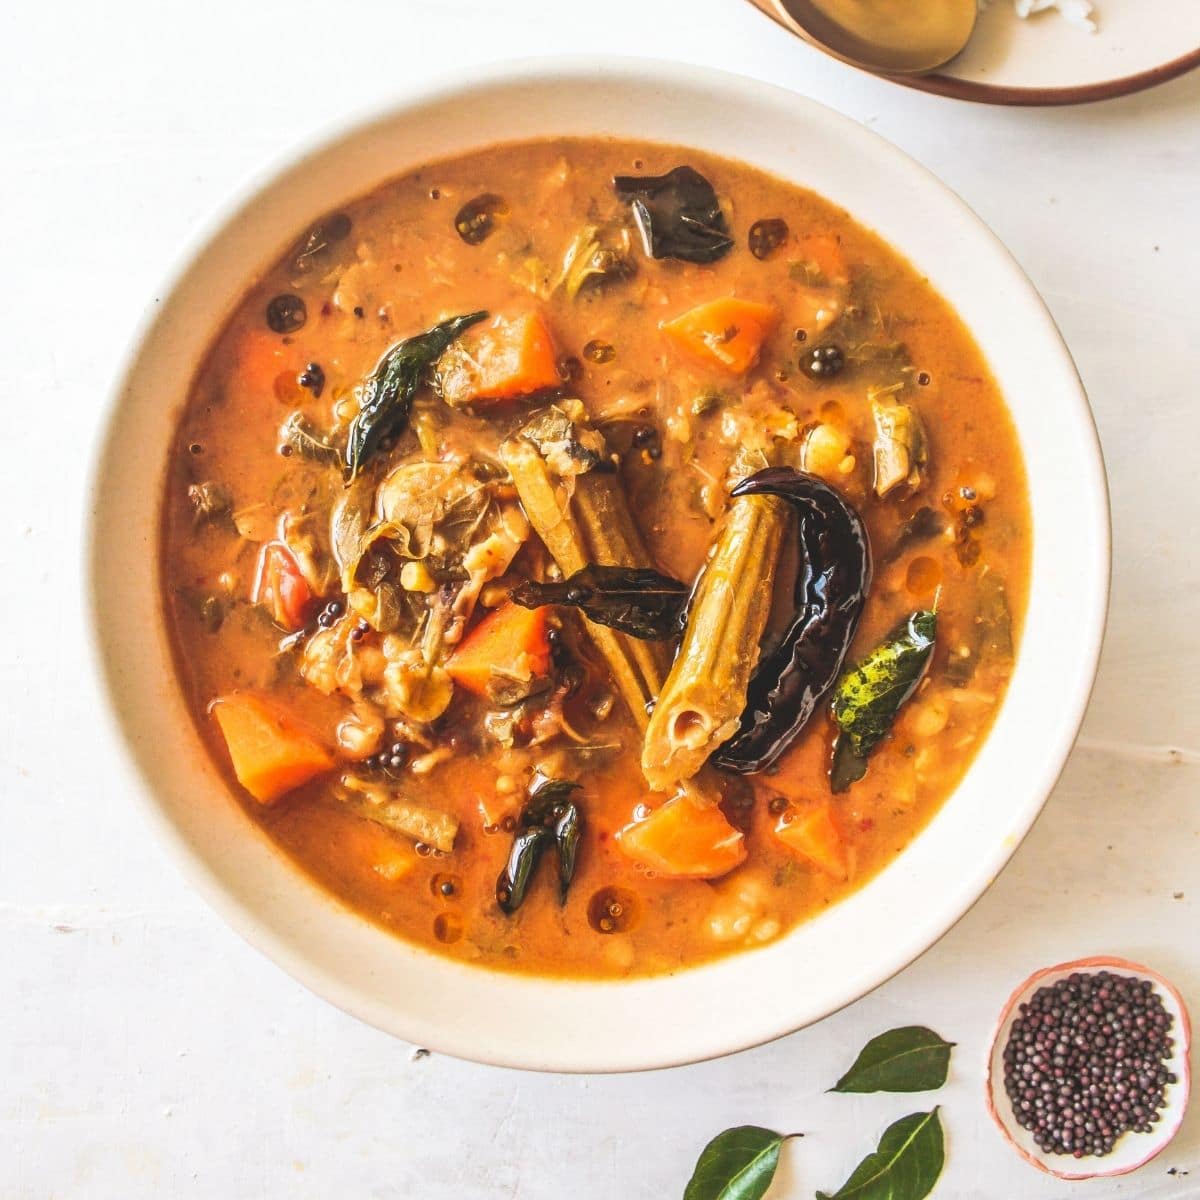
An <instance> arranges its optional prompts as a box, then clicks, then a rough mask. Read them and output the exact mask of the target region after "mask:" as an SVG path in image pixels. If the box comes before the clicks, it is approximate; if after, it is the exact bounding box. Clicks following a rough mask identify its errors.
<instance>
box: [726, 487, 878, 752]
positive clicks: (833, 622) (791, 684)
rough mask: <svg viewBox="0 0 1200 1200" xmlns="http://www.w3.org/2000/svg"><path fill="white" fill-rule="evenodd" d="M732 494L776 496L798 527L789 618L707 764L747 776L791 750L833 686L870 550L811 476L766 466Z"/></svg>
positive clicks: (852, 514) (865, 584)
mask: <svg viewBox="0 0 1200 1200" xmlns="http://www.w3.org/2000/svg"><path fill="white" fill-rule="evenodd" d="M733 494H734V495H735V496H747V497H749V496H755V495H757V496H760V497H763V498H765V497H767V496H777V497H779V498H780V499H781V500H786V501H787V502H788V503H789V504H790V505H791V506H792V507H793V508H794V509H795V511H796V515H797V517H798V520H799V537H798V539H797V540H798V543H799V547H798V548H799V551H800V562H799V569H798V571H797V573H796V583H795V586H794V588H793V592H792V599H793V603H794V605H795V612H794V614H793V616H792V619H791V621H790V623H789V624H788V627H787V630H786V631H785V632H784V635H783V637H782V638H781V639H780V642H779V644H778V646H776V647H775V649H773V650H772V651H771V652H770V653H769V654H765V655H763V656H762V658H761V659H760V661H759V663H758V666H757V667H756V668H755V669H754V675H753V676H752V677H751V679H750V685H749V688H748V689H747V693H746V695H747V703H746V707H745V710H744V711H743V713H742V719H741V723H740V725H739V727H738V730H737V733H736V734H735V735H734V736H733V737H732V738H731V739H730V740H729V741H728V742H727V743H726V744H725V745H724V746H722V747H721V749H720V750H719V751H718V753H717V755H716V757H715V759H714V762H715V763H716V764H717V765H718V766H720V767H724V768H726V769H727V770H732V771H739V772H741V773H743V774H752V773H754V772H756V771H762V770H765V769H766V768H767V767H769V766H771V764H772V763H774V762H775V761H776V759H778V758H779V756H780V755H781V754H782V753H783V752H784V750H786V749H787V747H788V746H790V745H791V743H792V742H793V741H794V740H795V739H796V736H797V735H798V734H799V733H800V731H801V730H802V729H803V728H804V726H805V725H806V724H807V723H808V720H809V718H810V717H811V716H812V714H813V712H814V711H815V709H816V706H817V704H818V703H820V701H821V698H822V697H823V696H824V695H825V694H826V693H827V692H828V691H829V689H830V688H831V687H832V686H833V685H834V681H835V680H836V679H837V675H838V671H839V670H841V666H842V660H843V659H844V658H845V655H846V651H847V650H848V649H849V647H850V642H851V641H852V640H853V637H854V632H855V630H856V629H857V628H858V619H859V617H860V616H861V615H862V610H863V605H864V604H865V603H866V599H867V592H868V590H869V588H870V586H871V551H870V547H869V545H868V542H867V531H866V529H865V528H864V526H863V523H862V520H861V518H860V517H859V515H858V513H857V512H856V511H855V510H854V509H853V508H852V507H851V506H850V505H849V504H848V503H847V502H846V501H845V500H844V499H843V498H842V496H841V495H840V494H839V493H838V492H836V491H835V490H834V489H833V488H831V487H830V486H829V485H828V484H827V483H824V482H823V481H822V480H820V479H817V478H816V477H815V476H813V475H806V474H804V472H802V471H796V470H794V469H792V468H791V467H770V468H768V469H767V470H765V471H759V472H758V473H757V474H755V475H752V476H750V478H749V479H745V480H743V481H742V482H741V483H740V484H738V486H737V487H736V488H735V489H734V492H733Z"/></svg>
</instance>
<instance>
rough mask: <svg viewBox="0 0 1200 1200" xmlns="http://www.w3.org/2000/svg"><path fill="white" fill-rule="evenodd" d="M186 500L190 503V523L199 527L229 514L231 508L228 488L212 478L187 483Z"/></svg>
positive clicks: (231, 498) (231, 501)
mask: <svg viewBox="0 0 1200 1200" xmlns="http://www.w3.org/2000/svg"><path fill="white" fill-rule="evenodd" d="M187 494H188V500H189V501H191V505H192V523H193V524H194V525H195V526H196V527H197V528H199V527H200V526H201V525H206V524H207V523H208V522H209V521H215V520H217V518H218V517H227V516H229V513H230V510H231V509H232V508H233V497H232V496H231V495H230V494H229V489H228V488H227V487H226V486H225V485H224V484H222V483H217V481H216V480H214V479H206V480H204V481H203V482H202V483H189V484H188V490H187Z"/></svg>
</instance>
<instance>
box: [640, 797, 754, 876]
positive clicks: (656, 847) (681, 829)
mask: <svg viewBox="0 0 1200 1200" xmlns="http://www.w3.org/2000/svg"><path fill="white" fill-rule="evenodd" d="M616 842H617V845H618V846H620V847H621V849H622V850H623V851H624V852H625V853H626V854H627V855H628V856H629V857H630V858H632V859H633V860H634V861H635V862H639V863H641V864H642V866H644V867H648V868H649V869H650V870H652V871H657V872H658V874H659V875H665V876H668V877H670V878H673V879H716V878H717V876H719V875H725V874H728V873H729V872H730V871H732V870H733V868H734V867H736V866H739V865H740V864H741V863H742V862H744V861H745V858H746V844H745V838H744V837H743V836H742V834H741V831H740V830H738V829H735V828H734V827H733V826H732V825H730V823H729V822H728V821H727V820H726V819H725V815H724V814H723V813H722V812H721V810H720V809H719V808H717V807H716V805H712V806H710V807H701V806H700V805H698V804H696V803H695V802H694V801H693V800H691V799H689V798H688V797H687V796H675V797H673V798H672V799H670V800H668V801H667V802H666V803H665V804H663V805H662V806H661V807H659V808H656V809H655V810H654V811H653V812H652V813H651V814H650V815H649V816H648V817H646V818H645V819H643V820H641V821H634V822H632V824H629V825H626V826H625V828H624V829H620V830H618V831H617V833H616Z"/></svg>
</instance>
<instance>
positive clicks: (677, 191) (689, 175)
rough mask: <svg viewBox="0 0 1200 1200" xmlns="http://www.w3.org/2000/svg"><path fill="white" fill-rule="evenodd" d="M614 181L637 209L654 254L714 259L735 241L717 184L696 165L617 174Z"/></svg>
mask: <svg viewBox="0 0 1200 1200" xmlns="http://www.w3.org/2000/svg"><path fill="white" fill-rule="evenodd" d="M613 187H614V188H615V189H616V192H617V195H618V196H619V197H620V198H621V199H622V200H628V201H629V202H630V206H631V207H632V209H633V219H634V220H635V221H636V222H637V227H638V232H639V233H640V234H641V235H642V244H643V246H644V247H645V250H646V253H647V254H648V255H650V257H651V258H678V259H682V260H683V261H684V262H694V263H710V262H715V261H716V260H717V259H718V258H722V257H723V256H724V255H726V254H728V253H729V251H730V249H732V247H733V238H731V237H730V236H729V229H728V226H727V225H726V224H725V214H724V213H722V212H721V205H720V202H719V201H718V200H717V193H716V192H715V191H713V186H712V184H711V183H709V182H708V180H707V179H705V178H704V176H703V175H701V174H700V172H699V171H697V170H696V169H695V168H694V167H676V168H675V169H674V170H673V171H668V172H667V173H666V174H665V175H618V176H617V177H616V178H615V179H614V180H613Z"/></svg>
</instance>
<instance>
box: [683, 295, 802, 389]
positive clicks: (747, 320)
mask: <svg viewBox="0 0 1200 1200" xmlns="http://www.w3.org/2000/svg"><path fill="white" fill-rule="evenodd" d="M778 321H779V312H778V310H777V309H776V308H775V307H774V306H773V305H770V304H759V303H757V302H756V301H753V300H739V299H737V298H736V297H734V296H724V297H722V298H721V299H719V300H709V301H708V302H707V303H705V304H700V305H697V306H696V307H695V308H693V309H689V310H688V311H687V312H685V313H683V314H682V315H680V316H678V317H676V318H675V319H674V320H672V321H664V322H663V323H662V325H661V329H662V331H663V332H664V333H665V334H666V335H667V337H669V338H670V339H671V341H672V342H673V343H674V344H675V345H676V346H678V347H679V349H680V350H682V351H684V353H686V354H689V355H690V356H691V357H692V358H694V359H696V360H697V361H699V362H703V363H707V364H709V365H710V366H711V365H715V366H718V367H720V368H722V369H723V370H725V371H728V372H730V373H731V374H734V375H744V374H745V373H746V372H747V371H748V370H750V368H751V367H752V366H754V364H755V363H756V362H758V356H759V353H760V351H761V350H762V345H763V342H764V341H765V340H766V339H767V337H768V336H769V335H770V333H771V331H772V330H773V329H774V328H775V326H776V324H777V323H778Z"/></svg>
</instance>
